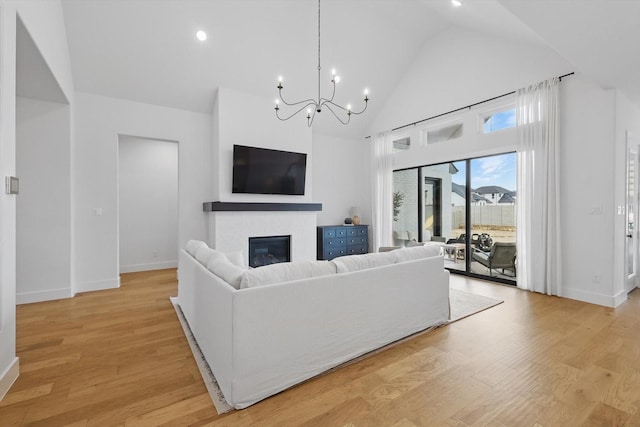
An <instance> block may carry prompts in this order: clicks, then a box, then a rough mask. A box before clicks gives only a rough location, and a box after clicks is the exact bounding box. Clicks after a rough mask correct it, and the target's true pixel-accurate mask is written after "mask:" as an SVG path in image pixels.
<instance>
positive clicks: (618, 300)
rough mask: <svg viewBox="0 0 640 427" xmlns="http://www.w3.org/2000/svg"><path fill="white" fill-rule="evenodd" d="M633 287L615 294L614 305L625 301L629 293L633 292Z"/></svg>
mask: <svg viewBox="0 0 640 427" xmlns="http://www.w3.org/2000/svg"><path fill="white" fill-rule="evenodd" d="M632 290H633V289H626V290H624V291H620V292H618V293H617V294H616V295H614V297H613V306H614V307H617V306H619V305H620V304H622V303H623V302H625V301H626V300H627V298H628V296H627V295H628V294H629V292H631V291H632Z"/></svg>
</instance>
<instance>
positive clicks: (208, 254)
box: [196, 246, 226, 267]
mask: <svg viewBox="0 0 640 427" xmlns="http://www.w3.org/2000/svg"><path fill="white" fill-rule="evenodd" d="M211 258H225V259H226V257H225V256H224V254H223V253H222V252H220V251H216V250H215V249H211V248H210V247H208V246H205V247H201V248H199V249H198V251H197V252H196V259H197V260H198V262H200V264H202V265H204V266H205V267H206V266H207V264H208V263H209V260H210V259H211Z"/></svg>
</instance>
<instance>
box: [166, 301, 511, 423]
mask: <svg viewBox="0 0 640 427" xmlns="http://www.w3.org/2000/svg"><path fill="white" fill-rule="evenodd" d="M170 300H171V303H172V304H173V307H174V308H175V310H176V314H177V315H178V319H179V320H180V324H181V325H182V329H183V330H184V334H185V336H186V337H187V341H188V342H189V347H191V352H192V353H193V357H194V359H195V360H196V364H197V365H198V369H199V370H200V374H201V375H202V379H203V380H204V384H205V386H206V387H207V391H208V392H209V395H210V396H211V401H212V402H213V405H214V406H215V408H216V411H217V412H218V414H224V413H226V412H229V411H232V410H233V407H232V406H231V405H229V404H228V403H227V401H226V400H225V398H224V395H223V394H222V391H221V390H220V387H219V386H218V382H217V381H216V378H215V377H214V375H213V372H211V368H210V367H209V364H208V363H207V361H206V360H205V358H204V356H203V355H202V351H200V347H199V346H198V343H197V342H196V339H195V337H194V336H193V333H192V332H191V329H190V328H189V323H187V320H186V319H185V317H184V314H183V313H182V309H180V305H179V304H177V303H176V301H175V298H170ZM502 302H503V301H501V300H498V299H495V298H490V297H485V296H483V295H476V294H472V293H470V292H466V291H461V290H458V289H449V309H450V316H449V317H450V320H449V321H448V322H446V323H444V325H447V324H450V323H453V322H456V321H458V320H460V319H464V318H465V317H469V316H471V315H472V314H476V313H479V312H481V311H484V310H486V309H488V308H491V307H494V306H496V305H498V304H501V303H502ZM436 326H442V325H436ZM433 329H434V327H431V328H427V329H425V330H424V331H420V332H417V333H416V334H413V335H410V336H408V337H405V338H402V339H400V340H398V341H395V342H393V343H390V344H388V345H386V346H384V347H382V348H379V349H376V350H373V351H371V352H369V353H366V354H363V355H362V356H359V357H357V358H355V359H353V360H349V361H347V362H345V363H343V364H341V365H338V366H336V367H335V368H332V369H330V370H329V371H328V372H332V371H334V370H336V369H340V368H342V367H344V366H347V365H350V364H352V363H356V362H358V361H360V360H362V359H365V358H367V357H370V356H372V355H374V354H377V353H379V352H381V351H384V350H386V349H388V348H390V347H392V346H394V345H398V344H400V343H402V342H405V341H407V340H409V339H411V338H413V337H415V336H416V335H418V334H423V333H425V332H428V331H430V330H433Z"/></svg>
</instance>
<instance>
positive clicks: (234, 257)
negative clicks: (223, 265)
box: [224, 251, 247, 268]
mask: <svg viewBox="0 0 640 427" xmlns="http://www.w3.org/2000/svg"><path fill="white" fill-rule="evenodd" d="M224 255H225V256H226V257H227V259H228V260H229V262H230V263H231V264H233V265H235V266H238V267H240V268H247V264H246V263H245V262H244V254H243V253H242V251H235V252H225V253H224Z"/></svg>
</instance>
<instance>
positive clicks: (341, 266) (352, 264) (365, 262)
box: [332, 251, 396, 273]
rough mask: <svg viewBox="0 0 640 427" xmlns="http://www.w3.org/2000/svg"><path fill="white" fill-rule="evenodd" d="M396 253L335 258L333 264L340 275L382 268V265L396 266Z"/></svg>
mask: <svg viewBox="0 0 640 427" xmlns="http://www.w3.org/2000/svg"><path fill="white" fill-rule="evenodd" d="M394 252H396V251H391V252H377V253H375V252H374V253H370V254H363V255H349V256H341V257H339V258H334V259H333V261H332V262H333V263H334V264H335V265H336V271H337V272H338V273H346V272H349V271H359V270H365V269H368V268H375V267H380V266H382V265H389V264H394V263H395V262H396V257H395V255H394Z"/></svg>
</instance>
